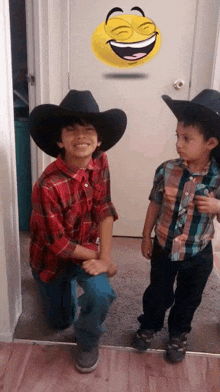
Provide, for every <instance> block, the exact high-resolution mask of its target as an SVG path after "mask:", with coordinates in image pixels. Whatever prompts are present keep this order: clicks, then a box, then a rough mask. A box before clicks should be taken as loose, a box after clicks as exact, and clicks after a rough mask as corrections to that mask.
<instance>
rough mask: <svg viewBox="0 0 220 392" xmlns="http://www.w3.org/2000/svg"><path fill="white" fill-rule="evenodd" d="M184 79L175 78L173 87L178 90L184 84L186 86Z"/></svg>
mask: <svg viewBox="0 0 220 392" xmlns="http://www.w3.org/2000/svg"><path fill="white" fill-rule="evenodd" d="M184 83H185V82H184V80H183V79H177V80H175V82H174V83H173V87H174V88H175V89H176V90H180V89H181V88H182V87H183V86H184Z"/></svg>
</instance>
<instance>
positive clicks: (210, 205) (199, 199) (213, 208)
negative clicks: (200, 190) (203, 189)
mask: <svg viewBox="0 0 220 392" xmlns="http://www.w3.org/2000/svg"><path fill="white" fill-rule="evenodd" d="M194 203H195V205H196V207H197V210H198V211H199V212H200V213H201V214H219V213H220V200H218V199H215V198H214V197H211V196H208V197H207V196H195V198H194Z"/></svg>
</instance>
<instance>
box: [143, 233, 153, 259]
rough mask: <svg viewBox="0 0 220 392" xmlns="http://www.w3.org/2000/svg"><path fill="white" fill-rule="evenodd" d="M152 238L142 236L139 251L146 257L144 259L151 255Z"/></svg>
mask: <svg viewBox="0 0 220 392" xmlns="http://www.w3.org/2000/svg"><path fill="white" fill-rule="evenodd" d="M152 248H153V245H152V240H151V238H150V237H144V238H143V240H142V244H141V251H142V255H143V256H144V257H145V258H146V259H150V258H151V255H152Z"/></svg>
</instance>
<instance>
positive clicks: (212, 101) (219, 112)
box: [162, 89, 220, 167]
mask: <svg viewBox="0 0 220 392" xmlns="http://www.w3.org/2000/svg"><path fill="white" fill-rule="evenodd" d="M162 98H163V100H164V101H165V102H166V104H167V105H168V106H169V108H170V109H171V110H172V112H173V114H174V115H175V116H176V118H177V120H178V121H181V120H182V119H185V118H187V117H188V116H192V115H194V116H195V117H197V118H198V122H200V121H201V122H202V120H203V118H206V121H208V124H209V125H210V127H212V129H213V131H214V135H215V137H216V138H217V139H218V141H219V144H218V146H217V147H216V148H214V150H213V151H212V155H213V156H214V158H215V160H216V162H217V164H218V166H219V167H220V93H219V92H218V91H216V90H211V89H205V90H203V91H201V93H199V94H198V95H197V96H196V97H195V98H193V99H192V100H191V101H181V100H173V99H172V98H170V97H169V96H168V95H162Z"/></svg>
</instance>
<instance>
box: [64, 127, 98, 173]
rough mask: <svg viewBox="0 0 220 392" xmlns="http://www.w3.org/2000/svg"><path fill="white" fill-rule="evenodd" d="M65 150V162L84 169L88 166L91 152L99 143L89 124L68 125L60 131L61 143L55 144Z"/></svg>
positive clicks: (70, 165)
mask: <svg viewBox="0 0 220 392" xmlns="http://www.w3.org/2000/svg"><path fill="white" fill-rule="evenodd" d="M57 144H58V146H59V147H60V148H64V150H65V162H66V164H67V166H68V167H69V168H70V169H71V167H72V166H78V167H81V168H84V167H86V166H87V165H88V163H89V161H90V159H91V157H92V154H93V152H94V151H95V150H96V148H97V147H98V146H100V145H101V142H100V141H98V135H97V132H96V130H95V128H94V127H93V126H92V125H90V124H86V123H85V124H83V125H79V124H74V125H68V126H66V127H64V128H63V129H62V133H61V141H60V142H57Z"/></svg>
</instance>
